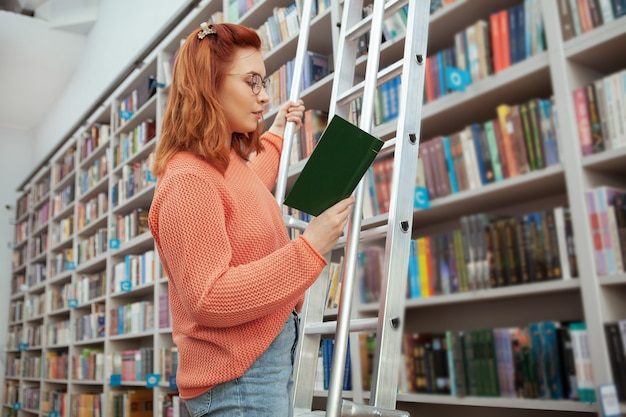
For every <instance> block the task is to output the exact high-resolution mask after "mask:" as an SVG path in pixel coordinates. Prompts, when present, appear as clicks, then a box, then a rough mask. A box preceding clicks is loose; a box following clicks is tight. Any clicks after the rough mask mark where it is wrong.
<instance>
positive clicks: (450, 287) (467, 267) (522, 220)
mask: <svg viewBox="0 0 626 417" xmlns="http://www.w3.org/2000/svg"><path fill="white" fill-rule="evenodd" d="M460 224H461V227H460V228H457V229H454V230H452V231H450V232H446V233H440V234H436V235H431V236H421V237H418V238H416V239H415V240H412V241H411V247H410V256H409V265H408V287H407V298H425V297H432V296H436V295H442V294H456V293H463V292H468V291H475V290H480V289H488V288H498V287H506V286H512V285H519V284H528V283H533V282H543V281H548V280H557V279H571V278H574V277H578V265H577V260H576V251H575V246H574V237H573V228H572V224H571V215H570V212H569V209H568V208H564V207H556V208H554V209H548V210H545V211H535V212H532V213H528V214H526V215H521V216H505V215H489V214H484V213H481V214H473V215H468V216H463V217H461V218H460ZM383 257H384V250H383V248H382V247H378V246H372V247H369V248H366V249H364V250H362V251H361V252H359V254H358V265H357V273H358V279H359V284H360V299H361V302H363V303H370V302H376V301H378V300H379V297H380V283H381V277H382V273H383V271H382V265H383Z"/></svg>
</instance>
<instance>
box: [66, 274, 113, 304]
mask: <svg viewBox="0 0 626 417" xmlns="http://www.w3.org/2000/svg"><path fill="white" fill-rule="evenodd" d="M74 285H75V287H76V288H75V291H74V298H75V299H76V302H77V304H78V305H81V304H85V303H88V302H89V301H91V300H93V299H95V298H98V297H102V296H103V295H104V294H105V292H106V271H105V270H102V271H98V272H93V273H89V274H81V275H79V276H78V277H77V278H76V283H75V284H74Z"/></svg>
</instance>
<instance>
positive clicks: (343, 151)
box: [285, 115, 383, 216]
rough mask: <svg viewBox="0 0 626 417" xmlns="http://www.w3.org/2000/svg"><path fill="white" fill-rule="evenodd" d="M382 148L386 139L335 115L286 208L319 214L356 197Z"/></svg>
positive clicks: (294, 186)
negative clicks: (348, 198)
mask: <svg viewBox="0 0 626 417" xmlns="http://www.w3.org/2000/svg"><path fill="white" fill-rule="evenodd" d="M382 146H383V141H382V140H380V139H378V138H376V137H374V136H372V135H370V134H369V133H367V132H365V131H363V130H361V129H360V128H359V127H357V126H355V125H353V124H352V123H350V122H348V121H347V120H345V119H343V118H341V117H339V116H337V115H335V116H333V118H332V119H331V121H330V123H328V126H326V129H324V132H323V133H322V136H321V137H320V140H319V142H318V144H317V146H316V147H315V149H314V150H313V153H312V154H311V156H310V158H309V160H308V161H307V163H306V164H305V166H304V168H303V169H302V172H301V173H300V175H299V176H298V178H297V179H296V181H295V183H294V185H293V187H292V188H291V190H290V191H289V193H288V194H287V197H286V198H285V205H287V206H289V207H293V208H295V209H298V210H300V211H303V212H305V213H308V214H310V215H312V216H317V215H319V214H320V213H322V212H323V211H324V210H326V209H327V208H329V207H331V206H333V205H334V204H336V203H338V202H339V201H341V200H343V199H344V198H346V197H348V196H349V195H350V194H352V192H353V191H354V189H355V188H356V186H357V185H358V183H359V181H360V180H361V178H362V177H363V175H364V174H365V172H366V171H367V169H368V168H369V167H370V165H371V164H372V162H373V161H374V158H376V155H377V154H378V151H379V150H380V148H382Z"/></svg>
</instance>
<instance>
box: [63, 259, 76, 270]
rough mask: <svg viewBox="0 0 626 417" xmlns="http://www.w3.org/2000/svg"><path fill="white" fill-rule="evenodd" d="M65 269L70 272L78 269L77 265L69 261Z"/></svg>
mask: <svg viewBox="0 0 626 417" xmlns="http://www.w3.org/2000/svg"><path fill="white" fill-rule="evenodd" d="M65 269H67V270H68V271H73V270H75V269H76V264H75V263H74V262H73V261H67V262H65Z"/></svg>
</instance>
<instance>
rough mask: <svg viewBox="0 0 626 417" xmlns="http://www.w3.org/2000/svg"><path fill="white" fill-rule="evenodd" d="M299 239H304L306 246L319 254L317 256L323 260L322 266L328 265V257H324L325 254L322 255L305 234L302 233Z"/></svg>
mask: <svg viewBox="0 0 626 417" xmlns="http://www.w3.org/2000/svg"><path fill="white" fill-rule="evenodd" d="M298 239H299V240H302V241H303V242H304V244H305V246H306V247H308V248H309V250H310V251H311V252H312V253H314V254H315V255H316V256H317V258H318V259H319V260H320V261H321V263H322V266H326V264H327V263H328V262H327V261H326V258H324V257H323V256H322V255H321V254H320V253H319V252H318V251H317V249H315V248H314V247H313V246H312V245H311V243H310V242H309V241H308V240H307V238H305V237H304V235H300V236H299V237H298Z"/></svg>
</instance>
